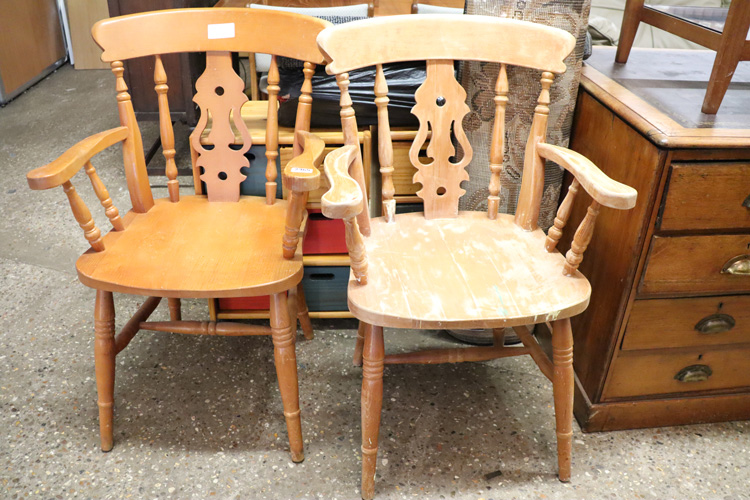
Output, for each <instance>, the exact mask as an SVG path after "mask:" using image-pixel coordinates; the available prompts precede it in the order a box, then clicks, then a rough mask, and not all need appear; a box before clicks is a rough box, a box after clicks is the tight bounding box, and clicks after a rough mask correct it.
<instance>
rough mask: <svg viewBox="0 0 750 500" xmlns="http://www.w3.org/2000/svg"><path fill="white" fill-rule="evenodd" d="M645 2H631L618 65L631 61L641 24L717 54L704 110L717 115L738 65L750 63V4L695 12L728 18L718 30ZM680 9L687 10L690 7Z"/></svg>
mask: <svg viewBox="0 0 750 500" xmlns="http://www.w3.org/2000/svg"><path fill="white" fill-rule="evenodd" d="M644 1H645V0H627V3H626V5H625V16H624V17H623V19H622V30H621V33H620V42H619V46H618V47H617V55H616V60H617V62H619V63H624V62H627V60H628V55H629V54H630V49H631V47H632V46H633V40H634V39H635V34H636V31H638V25H639V24H640V23H646V24H650V25H651V26H655V27H657V28H660V29H663V30H664V31H668V32H669V33H672V34H674V35H677V36H679V37H682V38H685V39H686V40H690V41H691V42H694V43H697V44H698V45H702V46H703V47H706V48H709V49H711V50H713V51H715V52H716V59H715V60H714V63H713V68H712V70H711V78H710V79H709V80H708V88H707V90H706V96H705V97H704V99H703V106H702V110H703V112H704V113H708V114H716V113H717V112H718V111H719V106H721V102H722V100H723V99H724V94H725V93H726V91H727V88H728V87H729V82H730V81H731V80H732V75H733V74H734V71H735V69H736V68H737V63H738V62H739V61H750V40H747V38H748V29H750V2H748V1H747V0H735V1H734V2H732V3H731V4H729V8H728V9H721V8H715V9H708V8H704V9H700V8H694V9H693V10H695V11H696V12H698V11H704V12H705V11H709V10H711V11H717V12H715V15H718V16H720V17H723V18H724V19H725V22H724V26H723V29H718V28H717V27H716V26H713V25H711V24H707V23H704V22H701V19H700V17H697V16H689V15H688V12H686V14H685V15H680V14H679V13H678V12H677V10H676V8H675V7H656V6H649V5H644ZM680 9H681V10H682V11H686V10H687V9H690V8H680Z"/></svg>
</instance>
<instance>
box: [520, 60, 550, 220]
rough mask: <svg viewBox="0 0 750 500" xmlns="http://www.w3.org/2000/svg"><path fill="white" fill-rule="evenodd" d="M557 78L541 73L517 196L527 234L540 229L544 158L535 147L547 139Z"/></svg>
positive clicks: (547, 73)
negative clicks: (552, 93) (552, 94)
mask: <svg viewBox="0 0 750 500" xmlns="http://www.w3.org/2000/svg"><path fill="white" fill-rule="evenodd" d="M554 77H555V75H554V74H552V73H550V72H549V71H545V72H543V73H542V91H541V92H540V93H539V99H538V100H537V103H538V104H537V106H536V108H535V109H534V120H533V122H532V123H531V131H530V132H529V139H528V141H527V142H526V152H525V155H524V164H523V180H522V181H521V192H520V194H519V195H518V208H517V209H516V219H515V220H516V224H518V225H519V226H521V227H522V228H523V229H525V230H527V231H533V230H534V229H536V228H537V222H538V221H539V210H540V207H541V203H542V194H543V192H544V159H543V158H542V157H541V156H539V155H538V154H537V152H536V145H537V143H539V142H544V140H545V138H546V137H547V120H548V119H549V103H550V95H549V89H550V87H551V86H552V81H553V79H554Z"/></svg>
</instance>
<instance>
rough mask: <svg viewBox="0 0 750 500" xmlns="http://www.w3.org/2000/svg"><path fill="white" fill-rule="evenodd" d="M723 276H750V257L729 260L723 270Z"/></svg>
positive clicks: (744, 256)
mask: <svg viewBox="0 0 750 500" xmlns="http://www.w3.org/2000/svg"><path fill="white" fill-rule="evenodd" d="M721 272H722V273H723V274H736V275H738V276H750V255H748V254H745V255H738V256H737V257H732V258H731V259H729V260H728V261H727V262H726V264H724V267H723V268H722V269H721Z"/></svg>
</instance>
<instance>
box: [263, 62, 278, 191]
mask: <svg viewBox="0 0 750 500" xmlns="http://www.w3.org/2000/svg"><path fill="white" fill-rule="evenodd" d="M279 90H280V87H279V66H278V65H277V63H276V56H271V67H270V68H269V69H268V120H267V123H266V204H267V205H273V204H274V203H275V202H276V176H277V173H276V159H277V158H278V157H279Z"/></svg>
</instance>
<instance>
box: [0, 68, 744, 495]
mask: <svg viewBox="0 0 750 500" xmlns="http://www.w3.org/2000/svg"><path fill="white" fill-rule="evenodd" d="M113 87H114V80H113V78H112V76H111V74H110V73H109V72H108V71H74V70H73V69H71V68H70V67H69V66H66V67H63V68H62V69H60V70H59V71H58V72H57V73H55V74H53V75H52V76H51V77H49V78H47V79H46V80H45V81H43V82H41V83H40V84H39V85H37V86H36V87H34V88H33V89H31V90H30V91H29V92H27V93H26V94H24V95H22V96H21V97H19V98H18V99H16V100H15V101H13V102H12V103H10V104H9V105H8V106H7V107H5V108H3V109H0V214H1V215H2V217H0V284H1V285H2V289H1V290H2V293H1V294H0V498H9V499H15V498H26V497H33V498H72V497H80V498H137V499H139V498H208V497H216V498H237V499H248V498H259V499H260V498H269V499H292V498H325V499H356V498H359V492H358V488H359V466H360V452H359V418H360V417H359V415H360V414H359V395H360V381H361V371H360V369H358V368H354V367H352V365H351V361H350V359H351V353H352V348H353V337H354V334H355V323H354V322H353V321H351V320H339V321H333V320H332V321H325V322H323V321H318V322H316V323H315V328H316V338H315V340H314V341H310V342H307V341H304V340H302V338H301V337H300V341H299V342H298V347H297V356H298V361H299V379H300V394H301V405H302V412H303V413H302V415H303V432H304V436H305V446H306V450H305V451H306V456H307V459H306V460H305V462H304V463H302V464H299V465H295V464H293V463H292V462H291V461H290V459H289V455H288V453H287V438H286V431H285V426H284V421H283V418H282V413H281V401H280V398H279V394H278V389H277V385H276V377H275V372H274V367H273V353H272V346H271V340H270V339H269V338H265V337H258V338H256V337H248V338H208V337H194V336H180V335H170V334H164V333H152V332H142V333H140V334H139V336H138V337H137V338H136V339H135V340H134V341H133V342H132V344H131V345H130V347H128V349H127V350H126V351H123V354H122V355H121V356H120V358H118V363H117V365H118V366H117V368H118V373H117V385H116V395H115V397H116V404H117V410H116V414H115V448H114V450H113V451H112V452H111V453H107V454H104V453H101V452H100V451H99V445H98V424H97V407H96V386H95V383H94V364H93V337H94V336H93V317H92V315H93V303H94V294H93V292H92V290H90V289H87V288H86V287H84V286H83V285H81V284H80V283H78V281H77V279H76V275H75V271H74V262H75V259H76V257H77V256H78V254H79V253H80V252H82V251H83V250H85V249H86V247H87V245H86V242H85V240H84V239H83V236H82V234H81V231H80V229H79V228H78V225H77V224H76V223H75V221H74V219H73V217H72V215H71V214H70V211H69V209H68V207H67V202H66V199H65V196H64V195H63V193H62V191H61V190H53V191H49V192H39V193H37V192H32V191H30V190H29V189H28V188H27V185H26V181H25V178H24V174H25V173H26V172H27V171H29V170H30V169H32V168H34V167H37V166H40V165H43V164H45V163H47V162H49V161H51V160H52V159H54V158H55V157H56V156H57V155H58V154H60V153H62V152H63V151H64V150H65V149H66V148H68V147H70V146H72V145H73V144H74V143H75V142H77V141H79V140H81V139H83V138H84V137H86V136H87V135H89V134H91V133H94V132H98V131H101V130H104V129H107V128H110V127H113V126H116V125H118V121H117V116H116V109H115V101H114V89H113ZM142 127H143V133H144V142H148V141H149V140H152V139H153V138H154V137H155V135H156V134H157V133H158V132H157V129H156V126H155V124H152V123H147V124H143V125H142ZM178 133H179V132H178ZM183 135H184V134H183ZM182 144H183V145H182V146H179V145H178V148H179V149H180V150H181V153H180V157H179V158H182V165H186V164H188V163H189V160H188V158H187V157H186V154H185V152H186V148H185V147H184V142H183V143H182ZM179 158H178V159H179ZM159 160H161V159H160V158H159ZM121 161H122V160H121V156H120V153H119V151H118V150H117V149H114V150H112V151H107V152H104V153H102V154H101V155H99V157H98V158H97V159H96V161H95V162H94V164H95V166H97V167H98V170H99V172H100V175H101V177H102V179H103V180H104V182H105V183H106V185H107V186H108V187H109V188H110V193H111V194H112V197H113V199H114V201H115V204H116V205H117V206H118V207H119V208H120V209H121V211H123V212H124V211H125V210H127V209H128V208H129V199H128V195H127V190H126V187H125V178H124V174H123V171H122V166H121ZM162 161H163V160H162ZM75 180H77V181H78V183H77V186H78V189H79V192H80V193H81V194H82V195H83V196H84V198H85V200H86V201H87V203H88V204H89V206H90V207H92V209H93V211H94V212H95V217H96V218H97V221H98V222H99V225H100V227H105V224H104V222H106V219H104V217H103V214H102V213H101V210H96V209H97V208H99V207H98V205H97V203H96V200H95V198H94V196H93V194H92V193H91V189H90V188H89V186H88V181H87V180H86V179H85V177H82V176H81V174H79V175H78V176H77V177H76V179H74V181H75ZM183 181H184V182H183V189H184V190H185V192H190V190H191V189H192V186H190V179H189V178H185V179H183ZM154 182H155V184H160V185H163V184H164V181H163V179H155V180H154ZM156 191H157V193H156V194H158V195H159V196H163V195H164V189H163V188H159V189H157V190H156ZM141 301H142V299H140V298H138V297H126V296H119V297H117V298H116V306H117V308H118V319H117V326H118V328H119V327H121V326H122V324H123V323H124V321H125V320H126V319H127V318H129V317H130V314H132V313H133V312H134V310H135V309H136V308H137V307H138V305H139V304H140V303H141ZM184 303H185V313H184V316H185V317H186V318H190V319H205V318H206V317H207V306H206V303H205V301H197V300H196V301H184ZM165 309H166V307H165V306H162V307H161V308H160V309H159V310H158V311H157V313H156V317H160V318H165V317H166V315H167V313H166V311H165ZM386 339H387V349H389V350H391V351H395V350H400V349H406V348H413V347H417V346H421V347H424V346H428V345H429V346H439V345H447V344H451V343H453V342H454V341H452V340H450V339H449V337H447V336H445V335H444V334H443V333H440V332H409V331H403V330H402V331H387V332H386ZM553 415H554V414H553V408H552V388H551V385H550V384H549V383H548V381H547V380H546V379H545V378H544V377H543V376H542V375H541V374H540V373H539V372H538V371H537V370H536V368H535V366H534V364H533V363H532V362H531V361H530V360H527V359H519V358H514V359H505V360H496V361H493V362H488V363H474V364H463V365H443V366H398V367H388V368H386V370H385V394H384V408H383V421H382V428H381V441H382V444H381V447H380V455H379V457H378V477H377V482H376V488H377V493H378V498H381V499H388V498H429V499H438V498H449V499H454V498H455V499H474V500H476V499H485V500H489V499H495V500H499V499H543V498H547V499H605V498H622V499H631V498H657V499H665V500H666V499H727V500H729V499H738V498H750V484H749V481H750V422H730V423H723V424H714V425H695V426H684V427H674V428H664V429H652V430H639V431H625V432H611V433H606V434H601V433H600V434H582V433H581V432H580V430H579V429H578V427H577V426H576V427H575V436H574V439H575V444H574V454H573V480H572V482H570V483H569V484H562V483H560V482H558V481H557V480H556V478H555V471H556V462H555V456H556V455H555V433H554V427H553V421H554V419H553ZM488 477H489V478H490V479H488Z"/></svg>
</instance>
